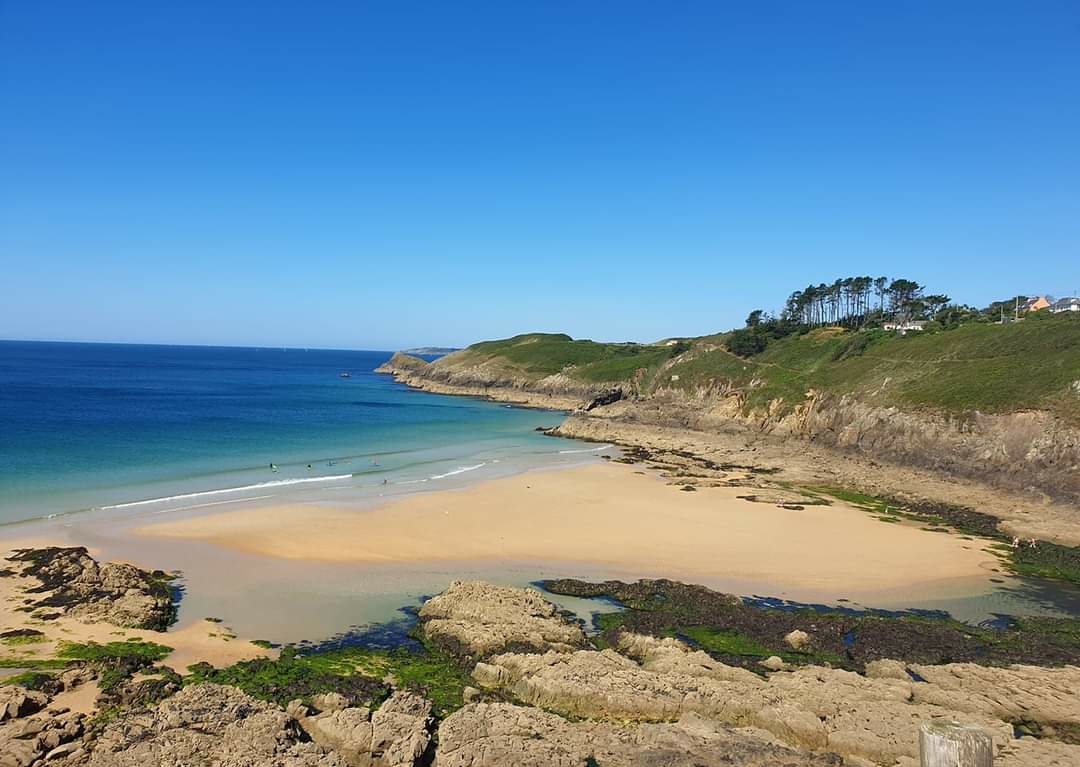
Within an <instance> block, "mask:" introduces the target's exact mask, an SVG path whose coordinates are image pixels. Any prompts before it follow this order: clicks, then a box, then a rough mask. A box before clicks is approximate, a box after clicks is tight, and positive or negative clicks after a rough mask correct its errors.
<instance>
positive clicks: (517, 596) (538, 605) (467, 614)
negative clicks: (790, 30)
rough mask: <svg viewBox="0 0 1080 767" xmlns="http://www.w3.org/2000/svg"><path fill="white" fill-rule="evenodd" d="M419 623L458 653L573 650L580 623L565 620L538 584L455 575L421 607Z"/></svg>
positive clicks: (577, 642)
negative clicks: (509, 584) (536, 588)
mask: <svg viewBox="0 0 1080 767" xmlns="http://www.w3.org/2000/svg"><path fill="white" fill-rule="evenodd" d="M419 617H420V626H421V628H422V630H423V632H424V635H425V636H426V637H427V638H428V639H429V640H430V641H431V642H433V643H435V644H437V645H439V646H441V647H444V648H446V649H448V650H450V651H451V652H453V653H454V654H456V655H460V656H467V657H470V658H483V657H485V656H488V655H491V654H493V653H496V652H500V651H505V650H523V651H534V652H544V651H546V650H561V651H567V650H573V649H575V648H578V647H582V646H584V644H585V635H584V633H582V631H581V628H580V627H578V626H576V625H573V624H570V623H568V622H567V621H565V620H563V619H562V617H561V616H560V615H559V614H558V611H557V610H556V609H555V606H554V605H553V604H551V603H550V602H548V601H547V600H545V599H544V598H543V597H542V596H540V593H539V592H537V591H534V590H533V589H518V588H509V587H506V586H493V585H491V584H489V583H483V582H481V581H455V582H453V583H451V584H450V587H449V588H447V589H446V591H444V592H443V593H442V594H439V595H438V596H437V597H434V598H432V599H430V600H428V601H427V602H425V603H424V605H423V606H422V607H421V608H420V616H419Z"/></svg>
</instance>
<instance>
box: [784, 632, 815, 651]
mask: <svg viewBox="0 0 1080 767" xmlns="http://www.w3.org/2000/svg"><path fill="white" fill-rule="evenodd" d="M784 641H785V642H787V644H788V647H790V648H791V649H792V650H795V651H796V652H801V651H802V650H805V649H806V648H807V647H809V646H810V635H809V634H807V633H806V632H805V631H803V630H802V629H795V630H794V631H792V632H790V633H789V634H788V635H787V636H785V637H784Z"/></svg>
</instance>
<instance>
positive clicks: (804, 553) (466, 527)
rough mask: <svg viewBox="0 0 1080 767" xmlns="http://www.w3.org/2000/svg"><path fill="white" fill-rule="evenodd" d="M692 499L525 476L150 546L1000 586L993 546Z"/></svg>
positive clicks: (214, 517) (240, 524) (206, 528)
mask: <svg viewBox="0 0 1080 767" xmlns="http://www.w3.org/2000/svg"><path fill="white" fill-rule="evenodd" d="M745 492H746V491H745V489H740V488H734V487H710V488H703V489H699V490H698V491H696V492H685V491H682V490H680V489H679V488H678V487H676V486H672V485H669V484H666V483H665V482H663V481H662V480H660V479H659V478H657V477H656V476H654V475H652V474H650V473H646V472H643V471H641V470H640V469H635V468H634V467H632V466H626V465H621V464H600V465H590V466H584V467H578V468H574V469H568V470H564V471H548V472H537V473H528V474H522V475H518V476H514V477H510V478H505V479H499V480H493V481H489V482H485V483H481V484H478V485H475V486H472V487H469V488H466V489H464V490H459V491H452V492H441V493H430V494H420V495H415V496H410V497H408V498H405V499H403V500H398V501H394V502H390V503H387V504H385V505H382V506H379V507H376V508H374V509H369V510H341V509H335V508H333V507H331V506H328V505H314V504H312V505H287V506H269V507H260V508H247V509H242V510H236V511H227V512H219V513H211V514H203V515H200V516H192V517H188V518H186V519H177V520H171V521H166V522H158V523H153V524H146V525H142V526H140V527H138V528H136V529H135V530H134V533H135V534H136V535H138V536H142V537H144V538H156V539H173V540H183V541H196V542H203V543H208V544H212V545H214V546H217V547H222V548H224V549H227V550H232V551H238V552H245V553H247V554H254V555H259V556H268V557H275V558H280V559H287V560H302V561H311V562H342V563H346V562H347V563H359V564H372V565H377V564H394V565H398V564H401V563H406V562H416V563H431V562H455V561H469V562H477V561H516V562H528V561H537V562H542V561H559V562H566V563H582V564H585V563H587V564H589V565H592V566H599V567H602V568H605V569H609V570H612V571H618V572H624V573H628V574H637V575H639V576H643V577H646V576H654V577H657V576H664V577H671V578H680V579H687V580H692V581H695V582H701V581H709V580H714V579H728V580H742V581H747V582H756V583H762V584H769V585H771V586H772V587H773V589H774V591H773V592H772V593H776V592H779V591H783V590H786V589H788V588H794V589H801V590H806V589H812V590H814V591H818V592H821V593H829V592H832V593H833V594H835V595H836V596H840V595H844V596H851V595H856V596H858V595H860V594H869V593H881V592H886V591H891V590H895V589H901V588H903V589H909V588H918V587H920V586H921V587H926V586H928V585H932V584H940V583H943V582H946V581H951V580H954V579H969V578H972V577H979V576H981V577H984V578H985V577H986V576H987V575H989V574H990V573H991V572H994V571H996V570H997V565H998V562H997V559H996V558H995V557H994V556H993V555H992V554H990V553H988V552H987V551H985V550H984V547H983V543H981V542H979V541H973V540H968V539H964V538H961V537H957V536H954V535H945V534H941V533H935V532H929V531H926V530H922V529H919V528H918V527H914V526H906V525H897V524H885V523H882V522H880V521H878V520H877V519H875V518H874V517H873V516H871V515H870V514H868V513H866V512H865V511H862V510H859V509H856V508H852V507H850V506H846V505H844V504H842V503H834V504H833V505H832V506H806V507H805V508H804V509H803V510H790V509H784V508H779V507H777V506H776V505H775V504H769V503H755V502H750V501H747V500H742V499H739V498H738V497H737V496H738V495H743V494H745Z"/></svg>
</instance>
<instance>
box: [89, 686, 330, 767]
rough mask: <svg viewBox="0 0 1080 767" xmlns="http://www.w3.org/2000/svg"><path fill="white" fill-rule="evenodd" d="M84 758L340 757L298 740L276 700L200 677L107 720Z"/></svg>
mask: <svg viewBox="0 0 1080 767" xmlns="http://www.w3.org/2000/svg"><path fill="white" fill-rule="evenodd" d="M89 764H90V765H92V767H143V766H144V765H211V764H215V765H221V766H222V767H261V766H262V765H267V764H276V765H288V766H289V767H344V764H345V762H344V761H343V760H342V759H341V757H339V756H338V755H336V754H333V753H326V752H325V751H324V750H322V749H320V748H319V747H318V746H317V745H316V744H314V743H310V742H302V740H301V737H300V732H299V730H298V729H297V727H296V724H295V722H293V720H292V719H290V718H289V717H288V715H286V714H285V712H284V711H282V710H281V709H280V708H278V707H277V706H274V705H272V704H270V703H265V702H263V701H259V700H256V699H254V698H252V697H251V696H249V695H247V694H246V693H243V692H241V691H240V690H237V689H236V688H234V687H225V686H222V685H217V684H198V685H192V686H190V687H185V688H184V689H182V690H181V691H180V692H178V693H177V694H176V695H174V696H172V697H171V698H167V699H165V700H163V701H162V702H161V703H159V704H158V705H157V707H156V708H154V709H151V710H148V711H143V712H140V713H135V714H130V715H128V716H127V717H124V718H122V719H119V720H117V721H115V722H112V723H111V724H109V725H108V726H107V727H106V728H105V729H104V731H103V732H102V733H101V735H100V736H99V737H98V740H97V743H96V745H95V747H94V750H93V752H92V753H91V754H90V761H89Z"/></svg>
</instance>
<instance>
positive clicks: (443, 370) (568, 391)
mask: <svg viewBox="0 0 1080 767" xmlns="http://www.w3.org/2000/svg"><path fill="white" fill-rule="evenodd" d="M375 372H376V373H385V374H387V375H392V376H394V379H395V380H397V381H398V382H400V383H403V384H406V385H407V386H412V387H414V388H417V389H423V390H424V391H429V392H433V393H436V394H460V395H466V396H471V397H483V398H484V399H493V400H497V401H499V402H511V403H514V404H517V405H523V406H525V407H539V408H552V409H556V410H578V409H584V408H585V407H587V406H588V405H589V403H591V402H593V401H594V400H595V399H596V398H597V397H604V396H606V395H609V394H610V387H608V386H604V385H602V384H589V383H585V382H582V381H578V380H575V379H574V378H571V377H570V376H568V375H565V374H562V373H556V374H554V375H549V376H545V377H543V378H539V379H536V378H531V377H527V376H524V375H522V373H521V371H519V370H515V369H513V368H510V367H507V366H506V365H505V364H503V363H502V362H501V361H500V360H499V359H497V358H491V359H485V360H472V359H471V357H470V355H469V350H468V349H465V350H463V351H460V352H454V353H453V354H448V355H446V356H445V357H441V358H439V359H437V360H435V361H434V362H425V361H424V360H422V359H420V358H418V357H411V356H409V355H407V354H402V353H400V352H398V353H396V354H395V355H394V356H393V357H391V358H390V359H389V360H388V361H387V362H385V363H383V364H382V365H380V366H379V367H377V368H376V369H375Z"/></svg>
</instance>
